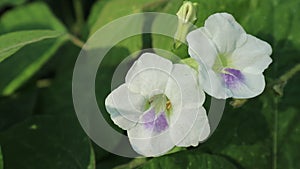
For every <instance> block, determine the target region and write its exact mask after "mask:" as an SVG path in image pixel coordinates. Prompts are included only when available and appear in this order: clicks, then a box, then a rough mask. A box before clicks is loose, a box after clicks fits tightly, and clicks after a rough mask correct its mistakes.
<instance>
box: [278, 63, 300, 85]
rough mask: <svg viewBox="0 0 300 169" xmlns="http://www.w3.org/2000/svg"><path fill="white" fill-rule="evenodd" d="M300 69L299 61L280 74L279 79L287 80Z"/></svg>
mask: <svg viewBox="0 0 300 169" xmlns="http://www.w3.org/2000/svg"><path fill="white" fill-rule="evenodd" d="M299 71H300V63H298V64H297V65H296V66H294V67H293V68H292V69H290V70H289V71H288V72H286V73H285V74H283V75H282V76H280V78H279V79H280V80H281V81H288V80H289V79H290V78H292V77H293V76H294V75H295V74H296V73H297V72H299Z"/></svg>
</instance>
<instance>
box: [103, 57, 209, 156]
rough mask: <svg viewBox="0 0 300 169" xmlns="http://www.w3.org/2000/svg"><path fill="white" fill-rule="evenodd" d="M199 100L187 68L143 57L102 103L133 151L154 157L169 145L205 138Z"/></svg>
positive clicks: (194, 142) (200, 96)
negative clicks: (125, 136)
mask: <svg viewBox="0 0 300 169" xmlns="http://www.w3.org/2000/svg"><path fill="white" fill-rule="evenodd" d="M204 99H205V95H204V92H203V91H202V90H200V88H199V86H198V80H197V76H196V72H195V71H194V70H193V69H192V68H190V67H189V66H187V65H184V64H172V63H171V61H169V60H167V59H165V58H162V57H160V56H158V55H156V54H151V53H145V54H143V55H142V56H141V57H140V58H139V59H138V60H137V61H136V62H135V63H134V64H133V66H132V67H131V68H130V70H129V71H128V73H127V75H126V78H125V83H124V84H122V85H121V86H119V87H118V88H117V89H115V90H113V91H112V92H111V93H110V94H109V96H108V97H107V98H106V100H105V105H106V109H107V111H108V112H109V113H110V115H111V118H112V120H113V121H114V123H115V124H117V125H118V126H119V127H121V128H122V129H124V130H127V134H128V137H129V141H130V143H131V145H132V147H133V149H134V150H135V151H136V152H138V153H139V154H142V155H144V156H159V155H163V154H165V153H166V152H168V151H169V150H171V149H172V148H173V147H174V146H179V147H187V146H197V145H198V143H199V142H200V141H203V140H204V139H206V138H207V137H208V136H209V133H210V128H209V124H208V119H207V116H206V112H205V109H204V108H203V107H202V104H203V102H204Z"/></svg>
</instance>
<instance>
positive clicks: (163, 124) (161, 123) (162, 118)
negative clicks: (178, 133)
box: [154, 112, 169, 133]
mask: <svg viewBox="0 0 300 169" xmlns="http://www.w3.org/2000/svg"><path fill="white" fill-rule="evenodd" d="M168 126H169V125H168V121H167V119H166V115H165V112H162V113H161V114H160V115H159V116H158V117H157V118H156V120H155V127H154V131H155V132H157V133H160V132H162V131H164V130H166V129H167V128H168Z"/></svg>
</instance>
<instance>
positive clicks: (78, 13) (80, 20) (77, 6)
mask: <svg viewBox="0 0 300 169" xmlns="http://www.w3.org/2000/svg"><path fill="white" fill-rule="evenodd" d="M73 6H74V11H75V17H76V23H75V25H74V31H75V33H76V34H77V33H79V32H80V30H81V28H82V26H83V24H84V13H83V10H82V2H81V0H73Z"/></svg>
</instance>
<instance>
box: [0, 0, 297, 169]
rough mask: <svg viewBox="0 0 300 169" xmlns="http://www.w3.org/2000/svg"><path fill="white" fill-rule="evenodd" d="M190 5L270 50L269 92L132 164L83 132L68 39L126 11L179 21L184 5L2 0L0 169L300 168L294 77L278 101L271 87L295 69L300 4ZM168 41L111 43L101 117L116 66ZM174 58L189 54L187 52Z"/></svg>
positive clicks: (101, 73)
mask: <svg viewBox="0 0 300 169" xmlns="http://www.w3.org/2000/svg"><path fill="white" fill-rule="evenodd" d="M193 1H194V2H198V4H199V5H198V14H197V18H198V20H197V22H196V25H197V26H199V27H200V26H203V23H204V20H205V19H206V18H207V17H208V16H209V15H211V14H213V13H215V12H224V11H226V12H229V13H231V14H232V15H234V16H235V18H236V20H237V21H238V22H239V23H240V24H241V25H242V26H243V27H244V29H245V30H246V31H247V32H248V33H250V34H252V35H255V36H257V37H259V38H260V39H263V40H265V41H267V42H268V43H270V44H271V46H272V47H273V54H272V56H271V57H272V59H273V63H272V64H271V65H270V67H269V69H268V70H266V71H265V77H266V80H267V87H266V89H265V91H264V93H263V94H262V95H260V96H258V97H256V98H253V99H250V100H248V101H247V102H246V103H245V104H244V105H243V106H242V107H240V108H233V107H232V106H230V105H229V102H230V100H228V101H227V104H226V109H225V112H224V115H223V118H222V120H221V123H220V125H219V127H218V128H217V130H216V132H215V133H214V134H213V136H212V137H211V138H209V140H208V141H206V142H205V143H203V144H201V145H200V146H198V147H196V148H188V150H185V151H180V152H177V153H174V154H169V155H165V156H162V157H158V158H148V159H142V160H141V159H140V160H134V161H132V159H129V158H123V157H119V156H116V155H113V154H110V153H108V152H106V151H104V150H103V149H101V148H100V147H98V146H97V145H95V144H93V143H92V141H91V140H90V139H89V138H88V137H87V135H86V134H85V133H84V132H83V130H82V128H81V126H80V125H79V122H78V120H77V118H76V115H75V112H74V108H73V103H72V94H71V87H72V86H71V80H72V72H73V67H74V63H75V61H76V58H77V56H78V54H79V52H80V47H78V43H77V45H75V44H76V40H75V41H74V37H76V38H77V39H81V41H83V42H84V41H86V40H87V39H88V37H89V36H91V35H92V33H93V32H95V31H96V30H97V29H99V28H101V27H102V26H103V25H105V24H107V23H109V22H110V21H112V20H114V19H116V18H118V17H121V16H125V15H128V14H132V13H137V12H143V11H153V12H166V13H170V14H176V12H177V10H178V9H179V7H180V5H181V4H182V1H180V0H169V1H168V0H99V1H93V0H87V1H85V0H73V1H71V0H64V1H58V0H44V1H42V0H40V1H38V0H0V94H1V97H0V146H1V151H0V169H2V168H3V166H4V168H5V169H95V168H97V169H102V168H103V169H110V168H114V167H117V168H142V169H144V168H145V169H148V168H149V169H177V168H178V169H184V168H190V169H194V168H195V169H268V168H275V167H276V168H278V169H299V168H300V160H299V158H300V153H299V150H300V123H299V122H300V112H299V110H300V109H299V108H300V104H299V95H300V90H299V81H300V77H299V74H296V75H294V76H293V77H292V78H291V79H289V80H288V81H287V84H286V86H285V87H284V91H283V95H282V96H280V95H279V94H278V93H276V92H275V91H274V90H273V86H274V85H276V84H277V80H278V79H279V77H280V76H281V75H283V74H284V73H286V72H287V71H288V70H289V69H291V68H292V67H294V66H295V65H296V64H299V62H300V31H299V30H300V15H299V11H300V1H298V0H223V1H221V0H193ZM141 29H142V28H141ZM172 43H173V39H170V38H166V37H163V36H159V35H149V34H148V35H143V36H142V35H141V36H135V37H131V38H129V39H126V40H124V41H122V42H121V43H119V44H118V45H116V46H115V47H114V48H113V49H112V50H111V51H110V53H109V54H108V55H107V56H106V57H105V59H104V61H103V62H102V64H101V66H100V67H99V70H98V76H97V79H96V86H97V87H96V94H97V100H98V104H99V107H100V109H101V111H102V112H105V107H104V99H105V97H106V96H107V95H108V93H109V92H110V82H111V77H112V73H113V72H114V69H115V68H116V66H117V65H118V64H119V63H120V62H121V61H122V59H124V58H125V57H126V56H128V55H129V54H130V53H133V52H135V51H138V50H141V49H143V48H150V47H155V48H161V49H165V50H169V51H172ZM176 53H177V54H178V55H180V57H182V58H186V57H188V56H187V51H186V47H185V46H182V47H181V48H180V49H179V50H177V51H176ZM208 103H209V102H208V101H207V103H206V104H205V105H209V104H208ZM206 107H207V108H208V106H206ZM105 115H106V117H108V116H107V114H105ZM107 119H108V121H109V118H107ZM109 122H110V123H111V124H112V122H111V121H109ZM275 129H277V130H275ZM274 134H275V135H274ZM274 136H275V137H274ZM274 142H276V144H275V145H276V146H275V147H276V148H275V147H274ZM274 150H275V151H276V150H277V153H276V152H275V151H274ZM276 154H277V155H276ZM275 157H277V158H275ZM274 165H276V166H274Z"/></svg>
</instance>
